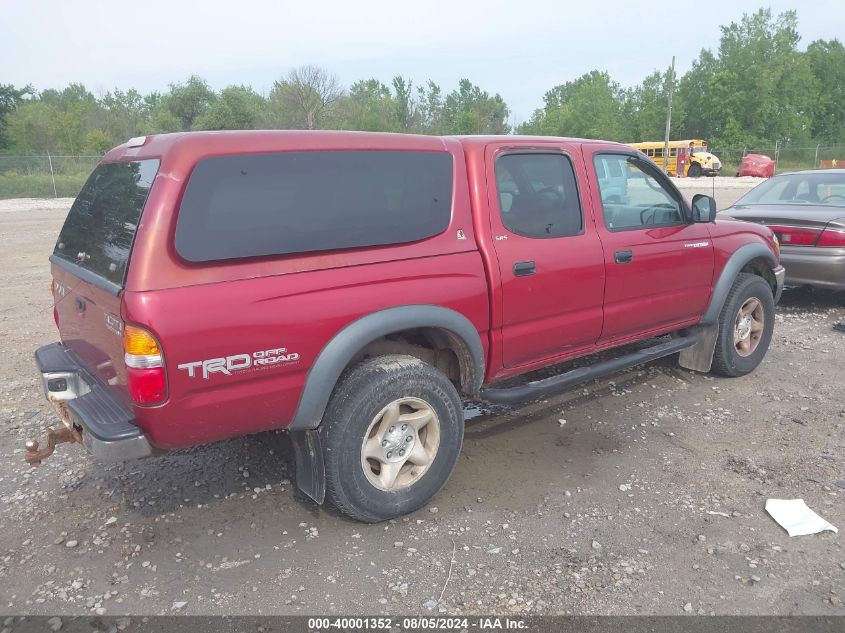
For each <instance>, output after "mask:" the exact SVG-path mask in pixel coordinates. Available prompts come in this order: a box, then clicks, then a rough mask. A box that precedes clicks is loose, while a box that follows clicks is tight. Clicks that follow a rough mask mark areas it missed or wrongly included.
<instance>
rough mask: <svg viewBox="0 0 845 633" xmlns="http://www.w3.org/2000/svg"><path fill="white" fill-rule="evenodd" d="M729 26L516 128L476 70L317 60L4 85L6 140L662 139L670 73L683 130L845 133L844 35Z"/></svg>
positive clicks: (3, 143) (567, 86) (39, 145)
mask: <svg viewBox="0 0 845 633" xmlns="http://www.w3.org/2000/svg"><path fill="white" fill-rule="evenodd" d="M720 30H721V36H720V39H719V45H718V47H717V48H716V49H715V50H710V49H703V50H702V51H701V53H700V54H699V56H698V58H697V59H696V60H694V62H693V64H692V68H691V69H690V70H689V71H688V72H687V73H685V74H684V75H682V76H680V77H672V76H671V74H670V72H669V70H668V69H667V70H665V71H662V70H656V71H654V72H652V73H651V74H650V75H648V76H647V77H645V79H643V81H642V82H641V83H640V84H638V85H635V86H633V87H630V88H623V87H622V86H620V85H619V84H618V83H617V82H615V81H613V79H612V78H611V77H610V75H609V74H608V73H607V72H603V71H600V70H593V71H591V72H589V73H586V74H584V75H582V76H581V77H578V78H576V79H574V80H571V81H567V82H565V83H562V84H560V85H557V86H555V87H553V88H552V89H550V90H549V91H548V92H546V94H545V96H544V98H543V105H542V107H540V108H538V109H537V110H535V111H534V113H533V114H532V115H531V117H530V118H529V120H528V121H525V122H523V123H521V124H519V125H516V126H515V128H512V126H511V125H510V123H509V117H510V111H509V109H508V106H507V104H506V103H505V101H504V99H502V97H501V96H500V95H499V94H498V93H494V94H491V93H488V92H487V91H485V90H483V89H482V88H481V87H479V86H477V85H475V84H474V83H473V82H471V81H470V80H469V79H462V80H461V81H460V82H459V84H458V86H457V87H455V88H454V89H452V90H450V91H448V92H446V91H444V90H443V89H442V88H441V87H440V86H439V85H437V84H436V83H434V82H432V81H427V82H425V83H422V84H420V85H417V84H415V83H414V82H413V81H412V80H411V79H408V78H405V77H402V76H396V77H394V78H393V80H392V81H391V82H390V84H385V83H384V82H382V81H380V80H378V79H364V80H361V81H356V82H355V83H353V84H351V85H350V86H349V87H344V86H343V85H341V83H340V82H339V81H338V79H337V78H336V77H335V76H334V75H333V74H331V72H329V71H328V70H326V69H324V68H320V67H316V66H302V67H300V68H296V69H294V70H291V71H290V72H289V73H288V74H287V75H285V76H284V77H281V78H280V79H278V80H277V81H276V82H275V83H274V84H273V86H272V88H271V89H270V90H269V92H268V93H266V94H260V93H258V92H256V91H255V90H254V89H252V88H251V87H249V86H244V85H232V86H229V87H226V88H223V89H222V90H220V91H219V92H217V91H215V90H213V89H211V87H209V85H208V83H207V82H206V81H205V80H203V79H202V78H201V77H198V76H192V77H190V78H189V79H187V80H186V81H184V82H180V83H174V84H171V85H170V86H169V88H168V90H166V91H164V92H152V93H149V94H141V93H139V92H138V91H137V90H134V89H129V90H126V91H123V90H113V91H111V92H108V93H106V94H105V95H102V96H99V97H97V96H95V95H94V94H92V93H91V92H90V91H89V90H88V89H87V88H86V87H85V86H83V85H81V84H71V85H69V86H67V87H65V88H63V89H61V90H57V89H45V90H41V91H37V90H35V89H34V88H33V87H32V86H24V87H16V86H13V85H0V150H5V151H7V152H8V151H12V152H17V153H27V154H28V153H44V152H47V151H51V152H57V151H58V152H65V153H69V154H88V153H90V154H100V153H103V152H105V151H106V150H108V149H109V148H111V147H113V146H115V145H118V144H120V143H122V142H124V141H125V140H126V139H128V138H131V137H133V136H140V135H144V134H153V133H163V132H177V131H188V130H227V129H268V128H277V129H352V130H369V131H389V132H411V133H420V134H438V135H452V134H507V133H510V132H517V133H521V134H543V135H553V136H577V137H587V138H603V139H609V140H617V141H623V142H634V141H640V140H659V139H662V138H663V133H664V125H665V117H666V94H667V91H668V89H669V83H670V82H674V86H673V89H674V95H675V98H674V102H673V117H672V121H673V125H672V129H673V132H672V136H673V138H703V139H707V140H709V141H710V143H711V145H712V146H714V147H717V146H718V147H725V146H729V147H743V146H747V147H754V146H762V145H767V146H771V145H773V144H774V143H775V142H776V141H778V142H780V143H781V144H783V145H793V146H800V145H802V144H815V143H822V144H827V145H836V144H843V145H845V47H843V45H842V43H841V42H840V41H839V40H837V39H833V40H816V41H813V42H811V43H810V44H809V45H808V46H807V48H806V49H805V50H801V49H799V42H800V39H801V38H800V35H799V32H798V17H797V13H796V12H795V11H786V12H784V13H781V14H779V15H773V14H772V12H771V10H769V9H760V10H759V11H757V12H755V13H753V14H746V15H744V16H743V17H742V19H741V20H740V21H739V22H734V23H731V24H729V25H728V26H723V27H720ZM630 45H632V46H635V45H636V43H635V42H632V43H631V44H630Z"/></svg>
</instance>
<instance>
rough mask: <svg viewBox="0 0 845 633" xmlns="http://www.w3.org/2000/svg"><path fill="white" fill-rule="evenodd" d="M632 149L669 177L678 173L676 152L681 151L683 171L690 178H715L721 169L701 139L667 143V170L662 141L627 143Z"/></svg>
mask: <svg viewBox="0 0 845 633" xmlns="http://www.w3.org/2000/svg"><path fill="white" fill-rule="evenodd" d="M629 145H630V146H631V147H633V148H634V149H638V150H640V151H641V152H642V153H643V154H645V155H646V156H648V157H649V158H650V159H651V160H653V161H654V162H655V163H656V164H657V166H658V167H660V169H663V170H664V171H665V172H666V173H667V174H669V175H670V176H676V175H677V173H678V152H679V151H683V152H684V154H685V155H686V161H685V163H686V164H685V165H684V171H685V174H684V175H686V176H689V177H690V178H698V177H699V176H715V175H716V174H718V173H719V170H720V169H722V163H721V161H720V160H719V159H718V158H717V157H716V156H715V155H714V154H711V153H710V151H709V148H708V147H707V141H702V140H701V139H687V140H685V141H669V165H668V168H667V165H666V159H665V157H664V156H663V151H664V149H665V143H664V142H663V141H649V142H645V143H629ZM690 148H692V149H690Z"/></svg>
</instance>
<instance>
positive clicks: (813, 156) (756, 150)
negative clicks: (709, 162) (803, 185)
mask: <svg viewBox="0 0 845 633" xmlns="http://www.w3.org/2000/svg"><path fill="white" fill-rule="evenodd" d="M710 151H711V152H712V153H714V154H715V155H716V156H718V157H719V160H720V161H721V162H722V172H721V175H722V176H733V175H735V174H736V173H737V170H738V169H739V163H740V161H741V160H742V157H743V156H745V155H747V154H763V155H765V156H768V157H769V158H771V159H773V160H775V161H776V164H777V167H776V173H783V172H785V171H796V170H799V169H818V168H819V167H832V166H833V165H832V164H831V161H836V164H837V166H841V167H845V145H840V146H823V145H814V146H812V147H791V146H785V147H784V146H781V145H772V146H770V147H713V148H711V150H710Z"/></svg>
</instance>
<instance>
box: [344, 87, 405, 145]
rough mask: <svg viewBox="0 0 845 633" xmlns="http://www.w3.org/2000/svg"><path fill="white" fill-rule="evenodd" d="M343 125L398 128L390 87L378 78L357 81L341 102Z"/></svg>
mask: <svg viewBox="0 0 845 633" xmlns="http://www.w3.org/2000/svg"><path fill="white" fill-rule="evenodd" d="M339 109H340V111H341V112H342V115H341V116H342V123H341V127H343V128H344V129H347V130H365V131H370V132H392V131H396V130H397V129H398V127H399V126H398V121H396V120H395V118H394V114H395V112H394V104H393V95H391V93H390V88H388V87H387V86H385V85H384V84H383V83H381V82H380V81H378V80H377V79H367V80H364V81H356V82H355V83H354V84H352V86H350V88H349V92H348V94H347V95H346V96H345V97H343V99H342V100H341V101H340V102H339Z"/></svg>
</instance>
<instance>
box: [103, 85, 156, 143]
mask: <svg viewBox="0 0 845 633" xmlns="http://www.w3.org/2000/svg"><path fill="white" fill-rule="evenodd" d="M100 108H101V109H102V111H103V131H104V132H105V133H106V135H107V136H108V137H109V139H110V140H111V143H112V146H114V145H118V144H120V143H122V142H124V141H126V140H127V139H130V138H132V137H135V136H141V135H142V134H145V133H146V132H148V131H149V127H150V116H151V112H152V108H151V107H150V104H149V102H148V101H147V99H145V98H144V96H143V95H141V93H139V92H138V91H137V90H135V89H134V88H132V89H129V90H127V91H126V92H123V91H121V90H114V91H112V92H107V93H106V95H105V96H104V97H103V98H102V99H100Z"/></svg>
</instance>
